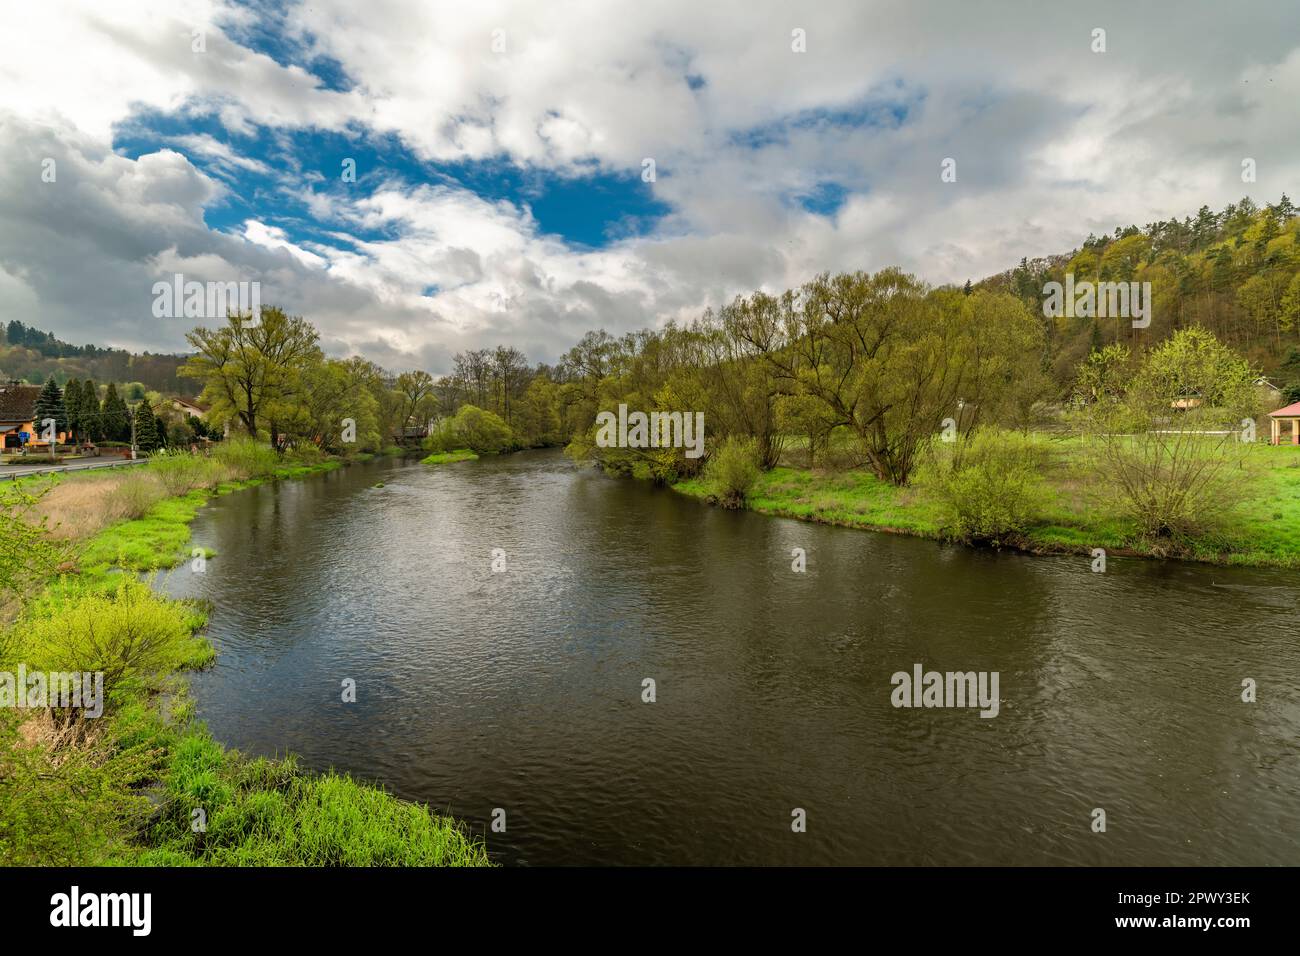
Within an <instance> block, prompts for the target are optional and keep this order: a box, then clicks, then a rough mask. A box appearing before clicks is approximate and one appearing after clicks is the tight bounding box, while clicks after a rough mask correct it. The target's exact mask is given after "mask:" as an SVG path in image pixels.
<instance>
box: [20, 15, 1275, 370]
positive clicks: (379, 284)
mask: <svg viewBox="0 0 1300 956" xmlns="http://www.w3.org/2000/svg"><path fill="white" fill-rule="evenodd" d="M3 22H4V24H5V28H4V30H3V31H2V32H0V321H3V322H8V321H10V320H11V319H18V320H20V321H22V322H25V323H27V324H29V325H34V326H36V327H38V328H41V329H44V330H47V331H51V332H54V333H55V334H56V335H57V336H58V337H59V338H61V339H63V340H65V341H70V342H72V343H74V344H82V343H86V342H93V343H95V344H97V345H102V346H108V345H113V346H118V347H123V348H130V349H134V350H145V349H147V350H150V351H155V352H157V351H184V350H185V349H186V342H185V333H186V332H187V331H188V330H189V329H190V328H192V327H193V326H194V325H195V324H196V322H195V320H191V319H185V318H157V317H155V315H154V310H153V303H154V291H153V290H154V284H155V283H156V282H159V281H160V280H170V279H171V277H172V276H173V275H175V274H176V273H180V274H182V275H183V276H184V277H185V279H186V280H193V281H199V282H208V281H217V282H231V281H256V282H259V283H260V284H261V299H262V302H263V303H264V304H276V305H280V306H282V307H283V308H285V309H286V311H288V312H290V313H291V314H295V315H302V316H304V317H306V318H307V319H309V320H310V321H311V322H312V323H313V324H315V325H316V326H317V328H319V329H320V332H321V344H322V347H323V348H324V349H325V351H326V352H327V353H328V354H332V355H337V356H345V355H349V354H362V355H365V356H366V357H368V358H371V359H373V360H375V361H377V362H379V363H380V364H382V365H384V366H385V367H388V368H390V369H392V370H394V371H402V370H406V369H410V368H424V369H427V370H429V371H431V372H434V373H435V374H437V373H441V372H446V371H448V370H449V369H450V367H451V357H452V355H453V354H454V353H456V352H458V351H461V350H463V349H467V348H480V347H488V346H492V345H495V344H497V343H508V344H512V345H515V346H516V347H518V348H520V349H522V350H523V351H524V352H525V353H526V354H527V355H528V357H529V358H530V359H531V360H532V361H534V362H540V361H545V362H554V361H555V360H556V359H557V358H559V357H560V356H561V355H562V354H563V352H564V351H566V350H567V349H568V348H569V347H570V346H571V345H572V344H574V343H575V342H576V341H577V340H578V339H579V338H581V336H582V335H583V334H584V333H585V332H587V331H589V330H593V329H598V328H604V329H606V330H608V331H609V332H611V333H614V334H621V333H623V332H627V331H631V330H634V329H639V328H646V327H658V326H662V325H663V324H664V323H666V322H668V321H670V320H677V321H679V322H680V321H689V320H691V319H692V318H695V317H697V316H699V315H700V314H701V313H702V312H703V311H704V310H705V309H706V308H709V307H713V308H717V307H718V306H719V305H722V304H723V303H725V302H727V301H730V300H731V299H732V298H734V297H735V296H736V295H738V294H748V293H749V292H752V291H754V290H757V289H763V290H766V291H769V292H779V291H782V290H784V289H786V288H789V287H792V286H796V285H799V284H801V283H803V282H805V281H807V280H809V279H811V278H812V277H813V276H815V275H816V274H818V273H820V272H823V271H842V270H856V269H865V270H868V271H875V270H877V269H880V268H883V267H886V266H890V265H897V266H902V267H903V268H905V269H907V270H908V271H911V272H914V273H916V274H917V275H918V276H920V277H921V278H922V279H924V280H926V281H928V282H931V283H934V284H938V283H944V282H958V283H960V282H964V281H965V280H966V279H973V280H978V279H980V278H982V277H984V276H987V275H991V274H994V273H997V272H1000V271H1002V270H1004V269H1006V268H1009V267H1011V266H1013V265H1015V264H1016V263H1017V262H1019V260H1020V259H1021V258H1022V257H1024V256H1029V257H1031V258H1032V257H1034V256H1040V255H1048V254H1054V253H1060V252H1068V251H1069V250H1071V249H1073V248H1076V247H1077V246H1079V245H1080V244H1081V243H1082V241H1083V239H1084V238H1086V237H1087V236H1088V234H1089V233H1097V234H1101V233H1110V232H1113V231H1114V229H1115V228H1116V227H1117V226H1126V225H1128V224H1130V223H1136V224H1138V225H1144V224H1146V223H1148V222H1151V221H1153V220H1156V219H1164V218H1169V217H1171V216H1178V217H1179V218H1181V217H1183V216H1185V215H1189V214H1194V213H1195V211H1196V210H1197V209H1198V208H1199V207H1200V206H1201V205H1203V204H1209V205H1210V206H1211V207H1212V208H1215V209H1218V208H1221V207H1223V206H1224V205H1226V204H1227V203H1229V202H1234V201H1236V200H1238V199H1240V198H1241V197H1242V196H1244V195H1250V196H1252V197H1253V198H1255V199H1256V201H1258V202H1270V201H1275V200H1276V199H1277V198H1278V197H1279V196H1280V195H1281V194H1282V193H1284V192H1289V194H1290V195H1291V196H1292V197H1293V198H1295V197H1297V196H1300V178H1298V175H1300V149H1298V148H1297V147H1300V110H1297V108H1296V104H1297V103H1298V102H1300V13H1297V11H1296V8H1295V4H1294V0H1278V2H1269V0H1259V2H1251V3H1248V4H1236V5H1225V4H1223V3H1218V2H1215V3H1201V2H1179V3H1161V4H1156V3H1133V2H1132V0H1125V2H1122V3H1109V2H1093V3H1089V4H1066V3H1060V4H1045V3H1034V2H1023V3H1020V2H1010V0H1007V2H992V0H984V2H981V0H943V2H927V3H918V2H914V0H913V2H899V3H894V2H884V3H869V2H863V0H819V2H816V3H812V2H804V3H776V2H762V0H758V2H755V0H711V2H709V3H707V4H706V3H700V2H699V0H690V2H677V0H656V2H654V3H645V2H625V0H600V2H595V0H592V2H587V0H580V2H556V3H547V4H541V3H537V2H535V0H531V2H518V3H516V2H494V0H474V2H472V3H471V2H460V3H443V2H427V0H426V2H417V0H402V2H398V0H366V2H363V3H358V2H355V0H310V2H307V3H266V2H251V0H245V2H234V0H113V2H112V3H104V2H102V0H87V2H81V0H43V2H40V3H22V4H20V3H17V2H12V3H11V2H8V0H6V9H5V10H4V11H3ZM1098 30H1102V31H1104V45H1105V49H1104V51H1098V50H1097V49H1095V48H1096V47H1097V46H1098V39H1097V36H1098V35H1097V34H1096V31H1098ZM1247 158H1249V159H1253V160H1254V161H1255V170H1256V177H1257V178H1256V181H1255V182H1253V183H1244V182H1243V181H1242V161H1243V160H1244V159H1247ZM948 159H951V160H953V161H954V163H953V165H952V166H951V168H952V169H953V170H955V179H954V178H953V177H951V176H949V177H947V179H950V180H952V181H945V177H943V176H942V175H941V174H942V172H943V168H944V165H943V164H944V161H945V160H948ZM51 161H52V162H51ZM352 170H354V171H355V175H354V176H352V175H349V173H350V171H352ZM203 324H209V325H211V324H214V323H213V322H204V323H203Z"/></svg>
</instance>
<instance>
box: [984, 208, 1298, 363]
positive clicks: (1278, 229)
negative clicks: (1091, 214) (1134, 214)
mask: <svg viewBox="0 0 1300 956" xmlns="http://www.w3.org/2000/svg"><path fill="white" fill-rule="evenodd" d="M1296 213H1297V210H1296V207H1295V206H1294V205H1292V203H1291V200H1290V199H1288V198H1287V197H1286V195H1283V196H1282V198H1281V199H1280V200H1279V201H1278V202H1277V203H1274V204H1270V205H1267V206H1263V207H1260V206H1257V205H1256V204H1255V203H1254V202H1253V201H1252V200H1251V199H1249V198H1246V199H1243V200H1241V201H1240V202H1237V203H1233V204H1231V205H1229V206H1228V207H1227V208H1225V209H1223V210H1222V211H1221V212H1217V213H1216V212H1212V211H1211V210H1210V208H1209V207H1208V206H1202V207H1201V209H1200V211H1199V212H1197V213H1196V215H1195V216H1187V217H1185V218H1183V219H1182V220H1181V221H1180V220H1179V219H1177V218H1174V219H1169V220H1168V221H1163V222H1152V223H1147V224H1146V225H1145V226H1143V227H1138V226H1136V225H1130V226H1128V227H1127V228H1122V229H1121V228H1117V229H1116V230H1115V233H1114V235H1111V236H1100V237H1098V236H1089V237H1088V239H1087V241H1085V242H1084V243H1083V246H1082V248H1078V249H1075V250H1073V251H1072V252H1069V253H1066V254H1063V255H1057V256H1048V257H1046V258H1037V259H1028V258H1026V259H1021V260H1020V265H1018V266H1017V267H1015V268H1014V269H1010V270H1008V271H1006V272H1004V273H1002V274H1001V275H997V276H993V277H991V278H988V279H985V280H984V281H982V282H980V283H977V285H976V287H977V288H988V289H997V290H1005V291H1009V292H1012V293H1013V294H1015V295H1016V296H1018V297H1019V298H1021V299H1022V300H1023V301H1024V302H1025V304H1026V306H1028V307H1029V308H1031V309H1032V310H1033V312H1034V313H1035V314H1038V315H1041V314H1042V305H1043V298H1044V292H1043V286H1044V284H1045V283H1047V282H1050V281H1056V282H1063V281H1064V276H1065V275H1066V273H1073V274H1074V278H1075V281H1076V282H1080V281H1084V280H1095V281H1103V282H1150V283H1151V293H1152V296H1153V298H1154V313H1153V316H1152V321H1151V326H1150V327H1149V328H1147V329H1143V330H1141V332H1138V331H1137V330H1135V329H1133V328H1132V324H1131V323H1130V322H1129V321H1128V320H1125V319H1116V318H1107V319H1091V318H1076V317H1071V318H1064V317H1063V318H1058V319H1052V320H1050V321H1049V322H1048V328H1047V331H1048V335H1049V354H1050V356H1051V360H1052V365H1053V372H1054V377H1055V378H1056V379H1057V381H1058V382H1065V381H1069V380H1070V379H1071V378H1072V376H1073V370H1074V368H1075V366H1076V365H1077V364H1078V362H1079V361H1080V359H1082V358H1083V357H1084V356H1086V355H1087V354H1088V352H1089V351H1090V350H1091V349H1092V348H1094V347H1097V346H1099V345H1103V344H1107V343H1110V342H1114V341H1117V340H1122V341H1126V342H1130V343H1131V344H1138V342H1137V341H1136V339H1137V337H1138V336H1139V335H1140V336H1141V339H1142V341H1143V342H1145V343H1147V344H1154V343H1155V342H1159V341H1160V340H1162V339H1164V338H1166V337H1167V336H1168V335H1170V334H1171V333H1172V332H1174V331H1175V330H1177V329H1179V328H1183V327H1186V326H1190V325H1197V324H1199V325H1202V326H1204V327H1205V328H1208V329H1209V330H1210V331H1211V332H1213V333H1214V334H1215V335H1216V336H1217V337H1218V338H1219V339H1220V340H1221V341H1223V342H1226V343H1227V344H1229V345H1231V346H1232V347H1233V348H1235V349H1237V350H1238V351H1240V352H1241V353H1242V354H1243V355H1245V356H1246V357H1247V358H1248V359H1249V360H1250V362H1251V363H1252V364H1253V365H1254V366H1255V367H1256V368H1259V369H1262V370H1263V371H1264V372H1265V373H1266V374H1277V373H1278V371H1279V369H1281V367H1282V366H1283V365H1284V364H1285V363H1287V359H1288V356H1289V355H1290V354H1291V352H1292V350H1294V349H1296V348H1297V347H1298V346H1300V240H1298V239H1297V233H1298V232H1300V218H1297V215H1296Z"/></svg>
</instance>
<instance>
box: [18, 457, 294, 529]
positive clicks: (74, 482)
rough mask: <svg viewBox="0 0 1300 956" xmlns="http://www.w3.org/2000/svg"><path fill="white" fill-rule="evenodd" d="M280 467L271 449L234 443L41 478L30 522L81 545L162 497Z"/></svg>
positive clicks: (139, 515) (152, 504) (248, 476)
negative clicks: (198, 452)
mask: <svg viewBox="0 0 1300 956" xmlns="http://www.w3.org/2000/svg"><path fill="white" fill-rule="evenodd" d="M281 464H282V463H281V462H280V460H279V458H278V457H277V455H276V453H275V452H274V450H272V449H271V448H269V447H266V446H265V445H261V444H257V443H254V442H250V441H247V440H243V441H241V440H238V439H235V440H231V441H227V442H223V443H222V444H221V445H218V446H217V448H216V449H214V450H213V452H212V454H210V455H206V456H204V455H192V454H190V453H188V452H173V453H162V454H158V455H156V456H155V457H153V458H151V459H150V460H149V462H148V463H147V464H144V465H137V466H134V467H125V468H115V469H112V470H106V471H93V472H68V473H64V474H62V475H57V476H50V477H48V478H45V479H42V485H41V487H40V488H38V489H37V490H38V491H43V492H44V493H43V494H41V495H40V497H39V500H38V502H37V504H36V505H35V506H34V507H33V508H32V511H31V519H32V520H33V521H36V522H39V521H40V520H41V519H42V518H44V519H46V520H47V522H48V525H49V527H50V529H51V533H52V534H53V536H54V537H55V538H58V539H61V540H66V541H80V540H83V539H85V538H89V537H91V536H93V535H95V534H97V533H98V532H100V531H102V530H103V529H104V528H107V527H108V526H109V525H112V524H116V523H117V522H119V521H129V520H132V519H135V518H142V517H144V515H145V514H147V513H148V511H149V509H150V508H152V507H153V506H154V505H156V504H157V503H158V502H160V501H162V500H163V499H164V498H171V497H175V496H178V495H184V494H188V493H189V492H191V491H196V490H198V489H213V488H216V487H217V486H218V485H220V484H222V483H223V482H227V481H243V480H246V479H249V478H256V477H260V476H263V475H268V474H271V473H272V472H273V471H275V469H276V468H277V467H279V466H280V465H281Z"/></svg>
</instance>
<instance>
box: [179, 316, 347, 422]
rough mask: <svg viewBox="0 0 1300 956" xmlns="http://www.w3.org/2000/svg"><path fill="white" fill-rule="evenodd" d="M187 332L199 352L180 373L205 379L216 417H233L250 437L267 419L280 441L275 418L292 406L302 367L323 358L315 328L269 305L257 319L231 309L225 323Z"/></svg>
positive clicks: (205, 391)
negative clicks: (231, 311) (218, 326)
mask: <svg viewBox="0 0 1300 956" xmlns="http://www.w3.org/2000/svg"><path fill="white" fill-rule="evenodd" d="M185 337H186V339H188V340H189V343H190V345H192V346H193V347H194V349H195V351H196V352H197V354H196V355H193V356H191V357H190V358H189V359H188V360H187V361H186V363H185V364H184V365H183V366H181V368H180V369H179V374H181V375H185V376H187V377H190V378H197V379H200V380H201V381H202V382H203V401H205V402H207V403H208V404H209V405H211V407H212V412H213V416H214V418H215V419H216V420H217V421H220V420H222V419H229V418H232V417H233V418H237V419H238V420H239V422H240V423H241V424H242V425H243V427H244V430H245V431H247V432H248V434H249V435H250V436H252V437H254V438H256V437H257V434H258V429H259V428H260V427H262V425H263V424H265V425H266V426H267V427H268V428H269V429H270V432H271V440H272V443H274V444H277V445H278V441H277V439H278V431H277V424H278V422H277V418H278V417H281V416H284V415H286V414H289V413H290V412H291V410H292V408H293V406H294V403H295V402H296V401H297V400H298V399H299V398H300V397H301V394H302V390H303V387H304V381H305V372H306V371H307V370H308V369H309V368H311V367H312V366H314V365H316V364H318V363H320V362H321V361H322V355H321V350H320V347H319V345H317V341H318V339H319V335H318V333H317V332H316V329H315V328H313V327H312V325H311V324H310V323H309V322H307V321H306V320H304V319H302V318H301V317H298V316H292V317H291V316H288V315H286V314H285V313H284V311H283V310H282V309H279V308H275V307H269V306H268V307H266V308H263V309H262V311H261V318H260V320H257V319H254V318H253V317H252V316H251V315H241V314H236V313H232V314H231V315H230V316H228V317H227V319H226V324H225V325H224V326H221V327H220V328H217V329H207V328H203V327H199V328H196V329H194V330H193V331H192V332H189V333H187V334H186V336H185Z"/></svg>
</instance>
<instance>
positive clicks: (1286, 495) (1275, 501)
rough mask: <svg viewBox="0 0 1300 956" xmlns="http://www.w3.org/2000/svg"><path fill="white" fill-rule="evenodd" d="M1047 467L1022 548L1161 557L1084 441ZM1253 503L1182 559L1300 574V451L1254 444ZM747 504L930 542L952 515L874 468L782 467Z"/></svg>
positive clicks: (1250, 452)
mask: <svg viewBox="0 0 1300 956" xmlns="http://www.w3.org/2000/svg"><path fill="white" fill-rule="evenodd" d="M1047 448H1048V460H1047V464H1046V466H1045V467H1044V469H1043V477H1044V479H1045V482H1046V484H1047V488H1048V494H1047V496H1046V502H1045V504H1044V506H1043V508H1042V511H1041V513H1040V514H1039V515H1038V517H1037V519H1036V520H1035V521H1034V522H1033V524H1032V525H1031V527H1030V528H1029V529H1027V531H1026V533H1025V535H1024V536H1023V539H1022V541H1021V547H1022V548H1023V549H1025V550H1028V551H1032V552H1041V553H1087V552H1088V551H1090V550H1091V549H1092V548H1105V549H1106V550H1107V551H1111V552H1118V553H1129V554H1154V553H1155V552H1154V551H1153V550H1152V549H1151V548H1150V547H1149V546H1147V545H1146V544H1145V543H1144V542H1142V541H1140V540H1139V539H1138V537H1137V536H1136V534H1135V532H1134V529H1133V527H1132V526H1131V523H1130V522H1129V521H1127V520H1126V519H1125V518H1124V517H1123V516H1122V515H1121V514H1120V513H1119V511H1118V508H1117V507H1116V503H1115V502H1114V501H1110V500H1107V499H1106V498H1105V496H1104V494H1100V493H1099V492H1098V489H1097V486H1096V482H1095V480H1092V479H1090V478H1089V475H1090V473H1091V471H1092V470H1093V467H1094V465H1093V462H1092V461H1091V460H1090V457H1089V456H1090V453H1089V450H1088V447H1087V446H1086V445H1085V444H1084V443H1083V442H1082V441H1081V440H1080V439H1078V438H1053V439H1052V440H1050V441H1048V442H1047ZM1243 467H1244V468H1245V469H1246V470H1247V472H1248V473H1249V474H1248V478H1247V482H1246V484H1245V493H1244V497H1243V500H1242V501H1241V502H1240V503H1239V504H1238V505H1237V506H1236V507H1233V508H1230V509H1227V510H1226V511H1225V512H1224V513H1223V515H1222V516H1221V520H1220V527H1218V528H1216V529H1215V530H1214V531H1213V532H1212V533H1207V534H1206V535H1205V536H1204V537H1203V538H1202V539H1200V540H1198V541H1196V542H1194V543H1193V544H1192V546H1191V548H1190V550H1189V551H1188V553H1186V554H1183V555H1182V557H1184V558H1187V559H1190V560H1197V561H1208V562H1214V563H1219V564H1236V565H1251V566H1260V567H1288V568H1300V447H1297V446H1291V445H1287V446H1280V447H1276V448H1274V447H1272V446H1269V445H1264V444H1255V445H1251V446H1250V447H1249V448H1248V449H1247V450H1246V454H1245V458H1244V462H1243ZM673 488H674V489H675V490H677V491H679V492H681V493H683V494H686V495H689V496H691V497H694V498H699V499H705V498H708V497H709V495H710V493H711V489H710V488H709V486H708V484H707V483H706V482H705V481H704V480H703V479H699V478H695V479H690V480H686V481H680V482H678V483H677V484H675V485H674V486H673ZM746 507H747V508H748V509H749V510H751V511H756V512H759V513H760V514H770V515H779V516H782V517H787V518H798V519H800V520H803V521H815V522H820V523H823V524H833V525H842V526H845V527H851V528H863V529H867V530H872V531H890V532H896V533H904V534H910V535H916V536H918V537H924V538H941V537H943V534H944V529H943V512H942V509H941V508H940V506H939V504H938V503H937V502H936V501H935V500H933V499H932V498H930V497H929V496H928V495H927V493H926V489H925V487H924V485H923V484H922V483H920V482H917V483H914V484H913V485H910V486H908V487H905V488H898V487H895V486H893V485H891V484H888V483H887V482H883V481H881V480H879V479H878V478H876V477H875V476H874V475H872V474H870V473H869V472H867V471H865V470H851V471H841V472H833V471H810V470H808V469H801V468H788V467H778V468H773V469H772V470H771V471H768V472H766V473H764V474H762V475H760V476H759V479H758V481H757V482H756V483H755V485H754V487H753V489H752V490H751V491H750V494H749V498H748V502H747V504H746Z"/></svg>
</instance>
